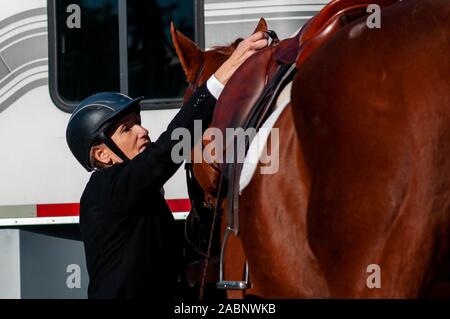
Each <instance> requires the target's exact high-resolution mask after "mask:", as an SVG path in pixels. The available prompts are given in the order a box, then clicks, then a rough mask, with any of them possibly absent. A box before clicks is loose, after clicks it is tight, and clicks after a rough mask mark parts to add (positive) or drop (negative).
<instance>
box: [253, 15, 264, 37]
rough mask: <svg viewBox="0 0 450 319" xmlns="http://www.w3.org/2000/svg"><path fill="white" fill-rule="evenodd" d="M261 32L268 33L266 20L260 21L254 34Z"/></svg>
mask: <svg viewBox="0 0 450 319" xmlns="http://www.w3.org/2000/svg"><path fill="white" fill-rule="evenodd" d="M259 31H267V22H266V20H265V19H264V18H261V19H259V22H258V25H257V26H256V29H255V31H254V32H253V34H255V33H256V32H259Z"/></svg>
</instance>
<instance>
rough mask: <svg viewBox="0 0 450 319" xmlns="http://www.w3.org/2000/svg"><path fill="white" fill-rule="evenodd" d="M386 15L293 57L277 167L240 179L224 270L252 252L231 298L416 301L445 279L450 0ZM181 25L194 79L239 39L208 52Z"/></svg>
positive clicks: (212, 178) (202, 173)
mask: <svg viewBox="0 0 450 319" xmlns="http://www.w3.org/2000/svg"><path fill="white" fill-rule="evenodd" d="M341 1H342V2H345V1H346V0H341ZM336 2H339V0H336V1H333V2H332V4H335V3H336ZM353 2H355V1H353ZM374 2H377V1H374ZM326 8H327V7H325V8H324V10H326ZM319 15H320V13H319ZM381 23H382V26H381V28H379V29H369V28H367V27H366V17H360V18H357V19H356V20H354V21H352V22H350V23H348V24H347V25H345V26H343V27H342V28H341V29H339V30H338V31H337V32H336V33H335V34H333V35H332V36H330V37H329V38H328V39H327V40H326V41H324V43H321V44H320V46H317V48H314V50H312V51H311V52H310V55H309V57H308V58H307V59H305V60H303V61H300V62H299V60H300V59H299V60H298V61H297V67H298V71H297V74H296V76H295V78H294V80H293V82H292V90H291V103H290V104H289V105H288V106H287V108H286V109H285V110H284V111H283V112H282V114H281V116H280V117H279V118H278V120H277V122H276V123H275V127H276V128H278V129H279V136H280V139H279V140H280V145H279V167H280V169H279V171H278V172H277V173H276V174H272V175H262V174H259V173H258V172H259V170H257V173H256V174H255V176H254V177H253V179H252V180H251V182H250V184H249V185H248V186H247V187H246V188H245V189H244V190H243V192H242V194H241V196H240V215H239V217H240V233H239V237H232V238H230V242H229V245H228V247H227V251H226V252H225V277H226V278H227V279H228V280H230V279H233V280H242V279H243V270H244V264H245V261H248V265H249V269H250V282H251V284H252V286H251V288H250V289H248V290H246V291H243V292H242V291H237V292H236V291H234V292H230V293H229V296H230V297H242V296H244V295H256V296H260V297H264V298H302V297H306V298H330V297H331V298H379V297H382V298H416V297H426V296H428V295H429V293H430V291H431V290H432V289H433V287H435V285H436V284H437V283H438V282H439V281H440V280H443V279H445V278H446V277H448V275H449V272H450V268H449V266H450V250H449V239H450V161H448V160H447V159H446V156H447V155H448V154H450V61H449V53H450V2H449V1H448V0H407V1H402V2H399V3H395V4H392V5H388V6H386V7H383V9H382V11H381ZM266 28H267V26H266V24H265V22H264V21H261V22H260V24H259V25H258V27H257V30H264V29H266ZM172 31H173V32H172V34H173V39H174V43H175V46H176V48H177V53H178V55H179V57H180V60H181V62H182V64H183V67H184V70H185V72H186V75H187V78H188V81H189V82H190V83H191V84H192V85H193V86H194V87H195V85H199V84H202V83H204V82H205V81H206V80H207V79H208V78H209V76H210V75H211V74H213V73H214V71H215V70H216V69H217V68H218V67H219V66H220V65H221V63H222V62H223V61H225V60H226V58H227V57H228V56H229V54H231V52H232V50H233V49H234V48H235V44H233V45H231V46H230V47H222V48H216V49H213V50H212V51H208V52H202V51H201V50H200V49H198V47H196V46H195V44H193V43H192V42H190V41H189V40H188V39H186V38H185V37H183V36H182V35H181V34H180V33H179V32H176V31H175V30H172ZM300 40H301V39H300ZM300 46H301V43H300ZM300 56H301V55H299V57H300ZM256 58H257V57H256V55H255V57H254V58H253V57H252V58H250V59H249V61H247V63H245V64H244V65H243V66H242V67H241V68H240V69H239V70H238V71H237V72H236V73H235V75H234V76H233V77H232V78H231V79H230V81H229V83H228V84H227V86H226V88H225V90H224V92H223V93H222V96H221V98H220V99H219V101H218V102H217V106H216V108H217V109H218V110H224V109H225V108H228V112H230V113H233V112H239V107H240V106H239V100H238V99H237V100H236V101H235V103H232V104H230V101H233V98H232V96H233V94H234V93H233V92H234V91H235V90H236V88H239V86H241V87H242V85H243V84H244V83H251V81H252V77H251V73H250V72H248V68H249V67H250V65H251V64H252V62H251V61H252V59H256ZM246 68H247V69H246ZM188 95H189V93H187V95H186V97H187V96H188ZM225 103H226V105H225ZM220 120H221V118H219V117H217V116H215V118H214V120H213V123H212V126H214V125H215V124H217V123H219V121H220ZM270 141H271V140H270V139H269V140H268V142H267V145H266V147H267V149H268V150H270V149H271V148H272V145H271V142H270ZM269 153H270V151H269ZM262 161H264V160H262ZM194 174H195V177H196V178H197V180H198V182H199V183H200V185H201V186H202V188H203V189H204V190H205V192H206V193H207V195H208V198H207V201H210V200H213V199H214V198H215V197H216V196H217V187H218V182H219V177H220V174H219V173H218V170H217V168H216V167H214V166H212V165H208V164H206V163H201V164H195V165H194ZM225 221H226V219H223V223H222V228H224V227H225V226H226V222H225ZM375 273H376V274H377V275H378V282H377V284H375V285H370V280H371V278H373V277H371V276H372V275H373V274H375Z"/></svg>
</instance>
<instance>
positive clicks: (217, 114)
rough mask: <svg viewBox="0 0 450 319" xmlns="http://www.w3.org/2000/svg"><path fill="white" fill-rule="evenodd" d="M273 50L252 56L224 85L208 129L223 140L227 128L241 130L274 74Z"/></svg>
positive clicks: (225, 146)
mask: <svg viewBox="0 0 450 319" xmlns="http://www.w3.org/2000/svg"><path fill="white" fill-rule="evenodd" d="M274 50H275V47H270V48H267V49H265V50H263V51H261V52H259V53H257V54H255V55H253V56H252V57H251V58H250V59H248V60H247V62H246V63H245V64H244V65H242V66H241V67H240V69H239V70H238V71H237V72H235V74H234V75H233V76H232V78H231V79H230V81H229V82H228V84H227V85H226V86H225V88H224V90H223V93H222V94H221V96H220V98H219V100H218V101H217V104H216V109H215V111H214V116H213V120H212V123H211V127H214V128H217V129H219V130H220V131H221V132H222V134H223V136H224V137H225V136H226V129H227V128H240V127H243V125H244V123H245V121H246V119H247V118H248V116H249V114H250V113H251V110H252V108H253V106H254V105H255V103H256V102H257V100H258V98H259V97H260V95H261V93H262V92H263V90H264V88H265V86H266V84H267V82H268V80H269V79H270V78H271V76H272V74H274V73H275V71H276V69H277V63H276V62H275V61H274V60H273V58H272V56H273V52H274ZM233 78H239V80H238V81H233ZM226 142H230V141H226ZM211 143H214V141H212V142H211ZM227 147H231V146H229V145H223V151H224V152H223V160H222V161H221V162H222V163H223V162H225V158H226V157H225V156H226V152H225V150H226V149H227ZM219 151H220V150H219ZM223 164H224V163H223ZM223 164H220V165H219V169H220V171H221V172H222V173H224V172H225V169H226V168H225V165H223Z"/></svg>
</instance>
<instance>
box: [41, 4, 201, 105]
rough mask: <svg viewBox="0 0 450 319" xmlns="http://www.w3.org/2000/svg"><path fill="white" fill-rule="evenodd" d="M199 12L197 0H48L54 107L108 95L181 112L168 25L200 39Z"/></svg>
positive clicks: (182, 83) (181, 84) (181, 85)
mask: <svg viewBox="0 0 450 319" xmlns="http://www.w3.org/2000/svg"><path fill="white" fill-rule="evenodd" d="M200 7H201V6H200V5H199V1H196V0H145V1H142V0H95V1H93V0H49V34H50V37H49V38H50V89H51V95H52V99H53V100H54V102H55V104H56V105H57V106H58V107H60V108H61V109H62V110H64V111H66V112H72V111H73V109H74V107H75V106H76V105H77V103H79V102H80V101H81V100H83V99H84V98H86V97H87V96H89V95H91V94H93V93H97V92H104V91H110V92H111V91H114V92H122V93H124V94H127V95H130V96H132V97H137V96H144V97H145V100H144V102H143V106H144V109H155V108H172V107H179V106H180V102H181V97H182V95H183V93H184V90H185V89H186V80H185V76H184V74H183V70H182V68H181V65H180V62H179V60H178V58H177V55H176V53H175V50H174V48H173V45H172V40H171V37H170V21H174V23H175V25H176V26H177V28H178V29H179V30H180V31H181V32H183V33H184V34H185V35H187V36H188V37H190V38H191V39H197V40H200V39H201V38H202V34H201V33H200V28H197V27H196V25H197V24H198V19H197V18H198V11H199V10H196V8H200ZM196 11H197V12H196ZM199 42H200V43H201V40H200V41H199Z"/></svg>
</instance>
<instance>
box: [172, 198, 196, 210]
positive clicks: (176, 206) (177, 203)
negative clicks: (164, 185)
mask: <svg viewBox="0 0 450 319" xmlns="http://www.w3.org/2000/svg"><path fill="white" fill-rule="evenodd" d="M167 205H169V207H170V210H171V211H172V213H184V212H190V211H191V201H190V200H189V199H169V200H168V201H167Z"/></svg>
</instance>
